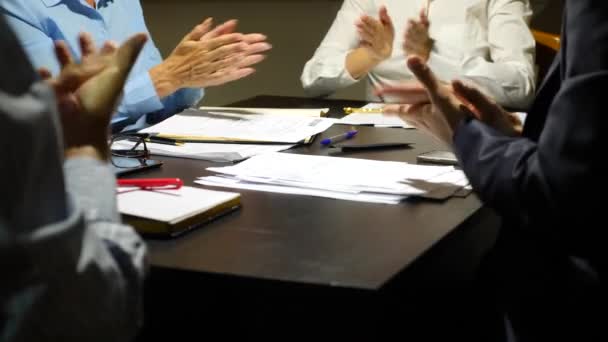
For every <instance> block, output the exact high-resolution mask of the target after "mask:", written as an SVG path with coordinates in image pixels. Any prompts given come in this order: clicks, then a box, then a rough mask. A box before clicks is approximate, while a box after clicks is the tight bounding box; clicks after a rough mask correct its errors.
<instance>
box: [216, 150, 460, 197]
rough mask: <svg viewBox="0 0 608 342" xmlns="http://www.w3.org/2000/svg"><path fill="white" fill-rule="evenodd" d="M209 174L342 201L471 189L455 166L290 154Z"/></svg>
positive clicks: (446, 194) (257, 158)
mask: <svg viewBox="0 0 608 342" xmlns="http://www.w3.org/2000/svg"><path fill="white" fill-rule="evenodd" d="M208 170H210V171H213V172H217V173H221V174H224V175H225V176H224V177H223V178H228V179H230V180H231V181H232V182H234V183H235V184H238V185H240V186H243V184H248V186H251V184H258V185H259V184H267V185H273V186H282V187H285V188H286V189H289V188H304V189H309V190H321V191H329V192H339V193H340V196H345V194H385V195H399V196H421V197H429V198H438V199H442V198H448V197H450V196H452V195H453V194H454V193H456V192H457V191H458V190H459V189H460V188H462V187H463V186H465V185H467V184H468V181H467V180H466V177H464V174H463V173H462V172H461V171H457V170H455V169H454V168H453V167H452V166H432V165H416V164H408V163H402V162H386V161H375V160H365V159H354V158H338V157H326V156H311V155H299V154H288V153H268V154H264V155H258V156H255V157H253V158H251V159H249V160H247V161H244V162H242V163H240V164H238V165H234V166H227V167H211V168H208ZM283 191H285V192H287V191H288V190H283ZM328 197H332V196H328ZM332 198H335V197H332Z"/></svg>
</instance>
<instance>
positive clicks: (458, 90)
mask: <svg viewBox="0 0 608 342" xmlns="http://www.w3.org/2000/svg"><path fill="white" fill-rule="evenodd" d="M452 88H453V89H454V93H455V94H456V96H459V97H462V98H463V99H465V100H466V101H467V102H469V103H470V104H471V105H472V106H473V107H475V109H477V111H478V112H479V115H480V116H484V115H485V116H487V115H498V114H501V113H502V112H503V110H502V108H501V107H500V106H499V105H497V104H496V103H495V102H494V101H493V100H492V99H490V98H489V97H487V96H486V95H485V94H483V93H482V92H481V91H480V90H479V89H477V88H475V87H471V86H469V85H466V84H464V83H463V82H462V81H458V80H456V81H454V82H452ZM481 119H483V118H481Z"/></svg>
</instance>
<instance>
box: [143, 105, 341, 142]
mask: <svg viewBox="0 0 608 342" xmlns="http://www.w3.org/2000/svg"><path fill="white" fill-rule="evenodd" d="M335 122H336V120H335V119H327V118H317V117H307V116H297V115H294V116H291V115H261V114H230V113H221V114H218V113H213V112H204V111H199V110H196V109H188V110H186V111H184V112H182V113H180V114H177V115H174V116H172V117H170V118H168V119H167V120H165V121H163V122H161V123H159V124H157V125H154V126H152V127H149V128H146V129H144V130H142V131H141V132H142V133H160V134H163V135H172V136H190V137H203V138H222V139H231V140H237V141H238V140H249V141H264V142H277V143H293V144H295V143H298V142H300V141H303V140H305V139H306V138H308V137H310V136H312V135H315V134H318V133H321V132H324V131H325V130H327V129H328V128H329V127H330V126H331V125H333V124H334V123H335Z"/></svg>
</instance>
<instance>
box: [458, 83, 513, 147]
mask: <svg viewBox="0 0 608 342" xmlns="http://www.w3.org/2000/svg"><path fill="white" fill-rule="evenodd" d="M452 87H453V89H454V94H455V95H456V96H458V98H460V99H461V100H462V101H463V102H464V103H466V104H467V106H468V107H469V109H471V111H472V112H473V114H474V115H475V117H476V118H477V119H479V120H481V121H482V122H483V123H485V124H486V125H488V126H491V127H493V128H494V129H496V130H498V131H500V132H502V133H503V134H505V135H508V136H518V135H521V133H522V131H523V123H522V122H521V120H520V119H519V117H518V116H517V115H515V113H511V112H508V111H506V110H504V109H503V108H502V107H501V106H500V105H498V104H497V103H496V101H494V100H493V99H492V98H490V97H488V96H487V95H485V94H483V93H482V92H481V91H480V90H479V89H477V88H475V87H472V86H470V85H468V84H465V83H463V82H461V81H454V82H452Z"/></svg>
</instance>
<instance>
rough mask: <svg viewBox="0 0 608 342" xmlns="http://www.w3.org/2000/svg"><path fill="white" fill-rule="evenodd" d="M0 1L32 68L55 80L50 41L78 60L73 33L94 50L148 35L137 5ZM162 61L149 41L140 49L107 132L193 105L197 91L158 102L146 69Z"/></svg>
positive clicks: (133, 1) (102, 0) (113, 0)
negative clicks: (83, 35) (89, 41)
mask: <svg viewBox="0 0 608 342" xmlns="http://www.w3.org/2000/svg"><path fill="white" fill-rule="evenodd" d="M96 4H97V6H96V8H97V9H94V8H92V7H91V6H90V5H88V4H87V3H86V1H85V0H2V1H0V10H1V11H2V12H3V13H4V14H5V16H6V18H7V20H8V22H9V24H10V25H11V26H12V27H13V29H14V30H15V32H16V34H17V36H18V37H19V40H20V41H21V43H22V46H23V47H24V49H25V50H26V52H27V54H28V55H29V57H30V59H31V60H32V63H33V64H34V66H35V67H36V68H41V67H45V68H47V69H49V70H51V72H52V73H53V75H56V74H57V73H58V72H59V68H60V66H59V63H58V62H57V59H56V58H55V54H54V41H57V40H64V41H65V42H66V43H67V44H68V46H69V47H70V50H71V51H72V53H73V55H74V56H77V57H80V48H79V43H78V34H79V33H80V32H83V31H86V32H89V33H90V34H91V35H92V36H93V39H94V40H95V42H96V43H97V45H98V46H101V45H103V43H104V42H106V41H108V40H111V41H115V42H117V43H122V42H123V41H124V40H126V39H127V38H128V37H130V36H131V35H133V34H135V33H140V32H145V33H148V35H149V32H148V29H147V27H146V23H145V20H144V15H143V11H142V8H141V5H140V2H139V0H96ZM161 62H162V57H161V55H160V52H159V51H158V49H157V48H156V46H155V45H154V42H153V41H152V39H149V41H148V43H147V44H146V46H145V47H144V49H143V51H142V53H141V55H140V56H139V59H138V61H137V63H136V64H135V66H134V67H133V70H132V71H131V74H130V76H129V79H128V81H127V84H126V85H125V88H124V96H123V99H122V102H121V103H120V104H119V106H118V109H117V113H116V114H115V116H114V118H113V120H112V129H113V131H117V130H120V129H123V128H125V127H126V128H127V129H139V128H143V127H145V126H147V125H148V124H153V123H156V122H159V121H162V120H164V119H166V118H167V117H169V116H171V115H173V114H175V113H177V112H180V111H182V110H183V109H185V108H188V107H191V106H193V105H195V104H196V103H197V102H198V101H200V100H201V98H202V97H203V90H202V89H181V90H179V91H177V92H175V93H173V94H172V95H170V96H167V97H165V98H162V99H161V98H159V97H158V95H157V93H156V89H155V87H154V84H153V83H152V80H151V78H150V74H149V73H148V70H150V69H151V68H153V67H154V66H156V65H158V64H160V63H161Z"/></svg>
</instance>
